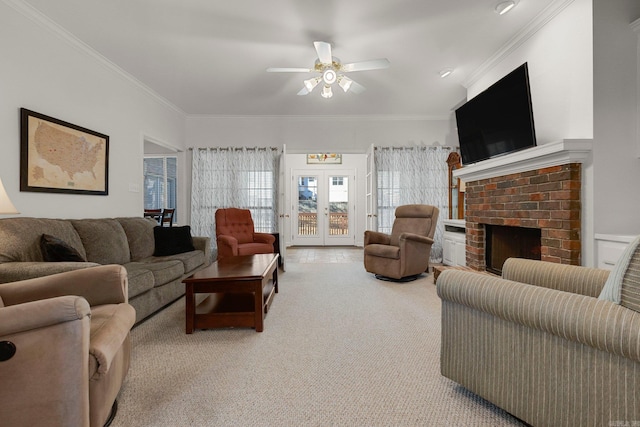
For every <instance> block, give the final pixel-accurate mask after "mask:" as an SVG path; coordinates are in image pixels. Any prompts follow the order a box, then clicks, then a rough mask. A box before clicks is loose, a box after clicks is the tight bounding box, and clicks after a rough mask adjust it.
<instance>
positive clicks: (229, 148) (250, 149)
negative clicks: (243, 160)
mask: <svg viewBox="0 0 640 427" xmlns="http://www.w3.org/2000/svg"><path fill="white" fill-rule="evenodd" d="M187 150H189V151H193V150H199V151H208V150H220V151H241V150H249V151H259V150H265V151H266V150H276V151H277V150H279V148H278V147H189V148H187Z"/></svg>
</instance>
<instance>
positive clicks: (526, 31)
mask: <svg viewBox="0 0 640 427" xmlns="http://www.w3.org/2000/svg"><path fill="white" fill-rule="evenodd" d="M573 2H574V0H556V1H554V2H553V3H551V4H550V5H549V6H547V7H546V8H545V9H544V10H543V11H542V12H540V13H539V14H538V16H536V17H535V18H534V19H533V20H532V21H531V22H529V24H527V25H526V26H525V27H523V28H522V29H521V30H520V31H518V33H516V35H515V36H513V37H512V38H511V39H510V40H509V41H508V42H507V43H506V44H505V45H504V46H502V47H501V48H500V49H499V50H498V51H497V52H496V53H494V54H493V55H491V56H490V57H489V58H488V59H487V60H486V61H484V62H483V63H482V64H480V66H479V67H478V68H477V69H476V70H475V71H473V72H472V73H471V74H470V75H469V77H468V78H467V79H466V80H464V81H463V82H462V85H463V86H464V87H465V88H469V87H470V86H472V85H473V84H475V83H476V82H477V81H478V80H480V78H481V77H482V76H484V75H485V74H486V73H487V72H488V71H489V70H490V69H491V68H493V67H494V66H495V65H496V64H498V63H499V62H501V61H502V60H503V59H504V58H506V57H507V56H509V55H510V54H511V53H513V52H514V51H515V50H516V49H518V48H519V47H520V46H522V45H523V44H524V42H526V41H527V40H529V39H530V38H531V37H532V36H533V35H534V34H536V33H537V32H538V31H540V29H541V28H543V27H544V26H545V25H547V24H548V23H549V22H550V21H552V20H553V19H554V18H555V17H556V16H558V15H559V14H560V13H561V12H562V11H563V10H564V9H566V8H567V6H569V5H570V4H571V3H573Z"/></svg>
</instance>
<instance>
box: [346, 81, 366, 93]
mask: <svg viewBox="0 0 640 427" xmlns="http://www.w3.org/2000/svg"><path fill="white" fill-rule="evenodd" d="M365 90H367V88H366V87H364V86H362V85H361V84H360V83H358V82H355V81H353V80H351V86H349V91H351V92H353V93H355V94H359V93H362V92H364V91H365Z"/></svg>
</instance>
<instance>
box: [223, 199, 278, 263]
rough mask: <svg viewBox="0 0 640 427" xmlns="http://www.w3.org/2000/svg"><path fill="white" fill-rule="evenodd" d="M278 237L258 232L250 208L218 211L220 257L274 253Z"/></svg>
mask: <svg viewBox="0 0 640 427" xmlns="http://www.w3.org/2000/svg"><path fill="white" fill-rule="evenodd" d="M275 240H276V238H275V236H273V235H272V234H269V233H256V232H255V231H254V227H253V219H252V218H251V211H250V210H249V209H237V208H226V209H218V210H217V211H216V242H217V243H218V259H221V258H225V257H230V256H238V255H253V254H270V253H274V250H273V242H275Z"/></svg>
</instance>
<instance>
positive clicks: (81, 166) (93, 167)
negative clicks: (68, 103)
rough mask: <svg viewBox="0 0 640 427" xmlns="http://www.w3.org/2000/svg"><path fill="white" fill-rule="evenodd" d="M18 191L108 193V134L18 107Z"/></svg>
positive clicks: (104, 194)
mask: <svg viewBox="0 0 640 427" xmlns="http://www.w3.org/2000/svg"><path fill="white" fill-rule="evenodd" d="M20 119H21V132H20V191H37V192H47V193H74V194H95V195H103V196H106V195H107V194H109V183H108V178H109V137H108V136H107V135H103V134H101V133H98V132H94V131H92V130H89V129H85V128H83V127H80V126H76V125H73V124H71V123H67V122H63V121H62V120H58V119H54V118H53V117H49V116H45V115H44V114H39V113H36V112H33V111H30V110H27V109H25V108H22V109H20Z"/></svg>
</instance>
